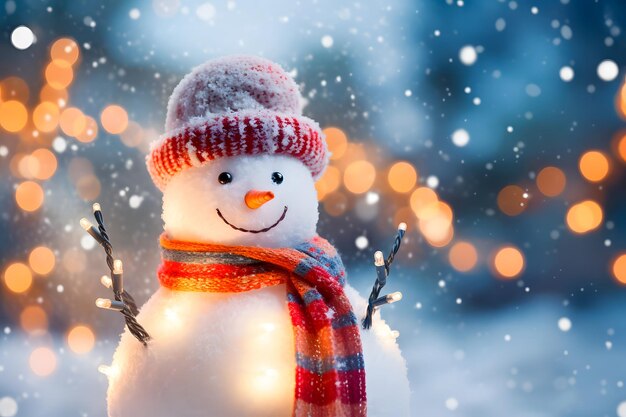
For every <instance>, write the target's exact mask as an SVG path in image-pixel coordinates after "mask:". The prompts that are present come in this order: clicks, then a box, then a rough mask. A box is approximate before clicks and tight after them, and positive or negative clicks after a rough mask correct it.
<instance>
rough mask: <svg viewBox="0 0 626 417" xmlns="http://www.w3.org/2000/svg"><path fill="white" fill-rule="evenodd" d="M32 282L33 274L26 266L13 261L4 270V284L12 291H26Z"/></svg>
mask: <svg viewBox="0 0 626 417" xmlns="http://www.w3.org/2000/svg"><path fill="white" fill-rule="evenodd" d="M32 283H33V274H32V273H31V272H30V269H29V268H28V266H26V265H25V264H23V263H21V262H14V263H12V264H10V265H9V266H8V267H7V268H6V269H5V270H4V284H5V285H6V286H7V288H8V289H9V290H11V291H13V292H14V293H23V292H25V291H27V290H28V289H29V288H30V286H31V285H32Z"/></svg>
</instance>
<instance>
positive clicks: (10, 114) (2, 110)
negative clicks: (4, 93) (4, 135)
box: [0, 100, 28, 133]
mask: <svg viewBox="0 0 626 417" xmlns="http://www.w3.org/2000/svg"><path fill="white" fill-rule="evenodd" d="M27 122H28V112H27V111H26V107H25V106H24V105H23V104H22V103H20V102H19V101H17V100H9V101H4V102H2V103H0V126H2V128H3V129H4V130H6V131H7V132H12V133H15V132H19V131H20V130H22V129H23V128H24V126H26V123H27Z"/></svg>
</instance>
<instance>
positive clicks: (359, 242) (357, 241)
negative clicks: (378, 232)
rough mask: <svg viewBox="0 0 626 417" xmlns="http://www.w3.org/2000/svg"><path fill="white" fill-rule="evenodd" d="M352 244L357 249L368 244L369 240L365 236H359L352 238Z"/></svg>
mask: <svg viewBox="0 0 626 417" xmlns="http://www.w3.org/2000/svg"><path fill="white" fill-rule="evenodd" d="M354 244H355V246H356V247H357V249H360V250H363V249H365V248H367V246H368V245H369V240H367V237H365V236H359V237H357V238H356V239H355V240H354Z"/></svg>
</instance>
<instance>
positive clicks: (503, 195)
mask: <svg viewBox="0 0 626 417" xmlns="http://www.w3.org/2000/svg"><path fill="white" fill-rule="evenodd" d="M527 200H528V199H527V194H526V191H524V189H523V188H522V187H520V186H517V185H507V186H506V187H504V188H503V189H502V190H500V192H499V193H498V208H500V210H501V211H502V212H503V213H504V214H506V215H507V216H517V215H519V214H521V213H522V212H523V211H524V210H526V207H527V204H528V201H527Z"/></svg>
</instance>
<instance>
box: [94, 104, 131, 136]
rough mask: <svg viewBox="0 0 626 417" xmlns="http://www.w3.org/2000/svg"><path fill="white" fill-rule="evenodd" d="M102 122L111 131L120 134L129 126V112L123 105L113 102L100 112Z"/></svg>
mask: <svg viewBox="0 0 626 417" xmlns="http://www.w3.org/2000/svg"><path fill="white" fill-rule="evenodd" d="M100 123H102V127H103V128H104V130H106V131H107V132H109V133H112V134H114V135H118V134H120V133H122V132H123V131H125V130H126V128H127V127H128V113H126V110H124V108H122V107H121V106H118V105H116V104H111V105H109V106H107V107H106V108H105V109H104V110H102V113H101V114H100Z"/></svg>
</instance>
